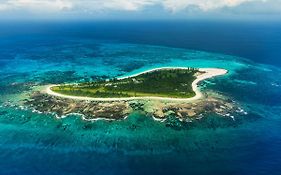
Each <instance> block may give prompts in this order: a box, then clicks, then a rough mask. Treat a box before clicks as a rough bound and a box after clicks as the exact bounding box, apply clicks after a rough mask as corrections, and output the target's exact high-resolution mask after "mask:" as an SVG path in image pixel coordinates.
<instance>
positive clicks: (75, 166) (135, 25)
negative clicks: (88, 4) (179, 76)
mask: <svg viewBox="0 0 281 175" xmlns="http://www.w3.org/2000/svg"><path fill="white" fill-rule="evenodd" d="M280 48H281V23H280V22H279V21H270V22H266V21H262V22H261V21H260V22H258V21H256V22H254V21H231V22H227V21H150V22H144V21H126V22H125V21H99V22H89V21H85V22H67V21H56V22H51V21H43V22H38V21H37V22H36V21H29V22H22V21H13V22H7V21H6V22H0V174H13V175H14V174H28V175H30V174H46V175H47V174H48V175H49V174H60V175H61V174H106V175H108V174H215V175H217V174H233V175H244V174H245V175H246V174H247V175H258V174H273V175H275V174H276V175H277V174H281V166H280V165H281V49H280ZM161 66H190V67H220V68H225V69H228V70H229V74H228V75H226V76H223V77H219V78H215V79H211V80H208V81H206V82H203V83H202V84H201V85H202V87H201V88H202V90H203V91H212V92H216V93H219V94H222V95H224V96H228V97H229V98H231V99H233V100H235V101H236V102H237V103H238V104H239V105H241V106H242V107H243V109H244V110H245V111H247V115H238V114H237V115H235V120H232V119H228V118H223V117H220V116H218V115H216V114H209V115H208V116H206V117H204V118H203V119H201V120H198V121H195V122H193V123H188V124H181V127H180V128H171V127H167V126H166V124H165V123H161V122H157V121H154V120H153V119H152V117H151V116H145V115H143V114H140V113H138V112H135V113H132V114H131V115H130V116H129V117H128V118H127V119H125V120H122V121H113V122H108V121H96V122H86V121H83V120H81V118H80V117H79V116H75V115H73V116H69V117H67V118H64V119H56V118H55V117H54V116H53V115H50V114H39V113H36V112H34V111H32V110H29V109H24V108H21V107H20V106H21V105H22V100H24V99H26V98H28V95H29V93H32V92H33V91H35V90H36V89H40V88H42V87H43V86H44V85H48V84H55V83H68V82H69V83H71V82H72V83H73V82H81V81H90V80H92V79H93V77H95V76H107V77H114V76H118V75H122V74H127V75H128V74H132V73H136V72H140V71H143V70H147V69H150V68H155V67H161ZM132 126H136V127H132Z"/></svg>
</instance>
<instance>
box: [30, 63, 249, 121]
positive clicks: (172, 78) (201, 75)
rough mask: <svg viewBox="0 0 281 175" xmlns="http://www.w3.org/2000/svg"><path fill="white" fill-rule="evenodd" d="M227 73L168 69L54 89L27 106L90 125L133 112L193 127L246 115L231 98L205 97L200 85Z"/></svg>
mask: <svg viewBox="0 0 281 175" xmlns="http://www.w3.org/2000/svg"><path fill="white" fill-rule="evenodd" d="M226 73H227V70H225V69H218V68H199V69H197V68H186V67H180V68H179V67H177V68H174V67H165V68H156V69H151V70H148V71H145V72H141V73H138V74H135V75H131V76H124V77H118V78H113V79H104V80H100V81H95V82H85V83H78V84H77V83H76V84H75V83H73V84H62V85H48V86H47V88H44V90H41V91H36V92H34V93H33V94H31V96H30V98H29V99H28V100H26V101H25V105H27V106H29V107H31V108H32V109H34V111H39V112H44V113H54V114H56V116H57V117H58V118H63V117H65V116H67V115H70V114H81V115H82V118H83V119H84V120H89V121H95V120H100V119H103V120H119V119H124V118H126V117H127V116H128V115H129V114H131V113H132V112H133V111H138V112H142V113H144V114H146V115H150V116H152V117H153V118H154V119H155V120H160V121H165V120H166V119H167V118H168V117H170V116H174V117H176V118H178V119H179V120H180V121H186V122H190V121H192V120H194V119H198V118H202V117H203V116H204V114H206V113H216V114H218V115H221V116H228V117H233V115H234V114H235V113H237V112H238V113H241V112H242V113H243V112H245V111H243V110H241V108H240V107H239V106H238V105H237V104H235V102H234V101H233V100H231V99H230V98H228V97H225V96H221V95H218V94H214V95H213V92H204V94H203V93H202V92H201V91H200V89H199V88H198V83H199V82H201V81H203V80H205V79H208V78H212V77H215V76H220V75H224V74H226Z"/></svg>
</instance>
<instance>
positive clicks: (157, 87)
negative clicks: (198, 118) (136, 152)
mask: <svg viewBox="0 0 281 175" xmlns="http://www.w3.org/2000/svg"><path fill="white" fill-rule="evenodd" d="M226 73H227V71H226V70H225V69H215V68H205V69H203V68H201V69H196V68H185V67H184V68H182V67H181V68H156V69H152V70H148V71H145V72H141V73H139V74H136V75H132V76H127V77H122V78H113V79H110V80H101V81H96V82H86V83H80V84H67V85H51V86H49V87H48V88H47V93H48V94H50V95H54V96H59V97H64V98H72V99H80V100H92V101H119V100H130V99H159V100H161V99H162V100H165V99H166V100H193V99H199V98H200V97H201V96H202V94H201V93H200V91H199V90H198V89H197V84H198V83H199V82H200V81H202V80H205V79H207V78H211V77H214V76H219V75H223V74H226Z"/></svg>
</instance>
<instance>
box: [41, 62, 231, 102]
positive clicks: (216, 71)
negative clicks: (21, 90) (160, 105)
mask: <svg viewBox="0 0 281 175" xmlns="http://www.w3.org/2000/svg"><path fill="white" fill-rule="evenodd" d="M160 69H188V68H187V67H161V68H155V69H151V70H147V71H144V72H140V73H138V74H134V75H131V76H126V77H121V78H118V79H119V80H120V79H125V78H129V77H135V76H138V75H140V74H144V73H147V72H152V71H156V70H160ZM199 71H200V72H204V73H202V74H200V75H197V77H196V79H195V80H194V81H193V82H192V89H193V91H194V92H195V94H196V95H195V96H194V97H191V98H167V97H123V98H93V97H80V96H70V95H64V94H60V93H57V92H54V91H52V90H51V88H52V87H54V86H58V85H49V86H47V88H46V90H45V91H46V93H47V94H49V95H53V96H57V97H62V98H69V99H75V100H87V101H127V100H167V101H194V100H198V99H200V98H202V97H203V95H202V93H201V92H200V90H199V89H198V84H199V82H201V81H203V80H206V79H209V78H212V77H216V76H220V75H225V74H226V73H227V72H228V71H227V70H225V69H220V68H200V69H199Z"/></svg>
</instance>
